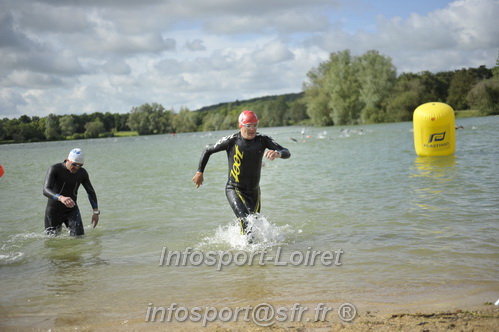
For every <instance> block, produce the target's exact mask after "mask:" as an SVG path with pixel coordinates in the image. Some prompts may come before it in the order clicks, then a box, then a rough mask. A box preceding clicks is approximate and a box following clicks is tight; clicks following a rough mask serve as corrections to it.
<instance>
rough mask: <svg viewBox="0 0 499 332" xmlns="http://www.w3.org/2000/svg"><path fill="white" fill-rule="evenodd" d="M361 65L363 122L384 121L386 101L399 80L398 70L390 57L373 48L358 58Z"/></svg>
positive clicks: (360, 81)
mask: <svg viewBox="0 0 499 332" xmlns="http://www.w3.org/2000/svg"><path fill="white" fill-rule="evenodd" d="M356 65H357V66H358V67H359V70H358V80H359V83H360V97H359V98H360V102H361V103H362V104H363V108H362V111H361V116H360V117H361V122H363V123H373V122H374V123H376V122H383V121H384V117H385V112H384V110H385V107H384V103H385V102H386V101H387V99H388V96H389V95H390V94H391V92H392V89H393V86H394V85H395V82H396V81H397V71H396V69H395V66H394V65H393V64H392V60H391V59H390V58H389V57H385V56H382V55H380V54H379V53H378V51H375V50H371V51H367V52H366V53H365V54H363V55H362V56H360V57H358V58H357V61H356Z"/></svg>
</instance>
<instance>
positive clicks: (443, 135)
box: [412, 102, 456, 157]
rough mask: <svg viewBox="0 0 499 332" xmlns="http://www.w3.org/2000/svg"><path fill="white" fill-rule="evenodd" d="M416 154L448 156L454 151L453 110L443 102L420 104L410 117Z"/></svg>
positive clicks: (454, 124)
mask: <svg viewBox="0 0 499 332" xmlns="http://www.w3.org/2000/svg"><path fill="white" fill-rule="evenodd" d="M412 120H413V121H412V122H413V125H414V148H415V149H416V154H417V155H418V156H422V157H425V156H448V155H451V154H453V153H454V152H455V151H456V119H455V117H454V110H453V109H452V107H450V106H449V105H447V104H444V103H437V102H434V103H426V104H423V105H420V106H419V107H418V108H416V110H414V114H413V117H412Z"/></svg>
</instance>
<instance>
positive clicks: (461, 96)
mask: <svg viewBox="0 0 499 332" xmlns="http://www.w3.org/2000/svg"><path fill="white" fill-rule="evenodd" d="M490 77H492V71H491V70H489V69H487V68H485V66H480V67H479V68H468V69H461V70H458V71H457V72H456V73H455V75H454V77H453V78H452V80H451V82H450V86H449V96H448V98H447V103H448V104H450V105H451V106H452V107H453V108H454V109H455V110H464V109H468V108H469V104H468V99H467V95H468V92H470V91H471V89H472V88H473V87H474V86H475V84H477V83H478V82H480V81H482V80H485V79H489V78H490Z"/></svg>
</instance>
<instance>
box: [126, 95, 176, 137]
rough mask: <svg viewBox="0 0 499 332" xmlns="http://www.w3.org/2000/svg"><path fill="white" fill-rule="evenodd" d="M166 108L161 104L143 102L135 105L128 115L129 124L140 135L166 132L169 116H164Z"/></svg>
mask: <svg viewBox="0 0 499 332" xmlns="http://www.w3.org/2000/svg"><path fill="white" fill-rule="evenodd" d="M164 113H165V108H164V107H163V106H162V105H160V104H156V103H154V104H152V105H150V104H143V105H141V106H139V107H133V108H132V110H131V111H130V115H129V116H128V126H129V127H130V129H131V130H135V131H137V132H138V133H139V135H151V134H159V133H162V132H163V133H164V132H166V128H165V125H166V122H165V121H164V120H165V119H167V118H164Z"/></svg>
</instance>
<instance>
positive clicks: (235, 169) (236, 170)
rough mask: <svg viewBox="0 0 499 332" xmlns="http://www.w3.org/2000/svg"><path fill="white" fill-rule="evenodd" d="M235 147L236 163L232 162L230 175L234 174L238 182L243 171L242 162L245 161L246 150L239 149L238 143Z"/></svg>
mask: <svg viewBox="0 0 499 332" xmlns="http://www.w3.org/2000/svg"><path fill="white" fill-rule="evenodd" d="M235 148H236V154H235V155H234V163H233V164H232V169H231V170H230V175H232V177H233V178H234V180H235V181H236V182H239V174H240V173H241V162H242V161H243V155H244V152H241V151H239V147H238V146H237V145H236V146H235Z"/></svg>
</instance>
